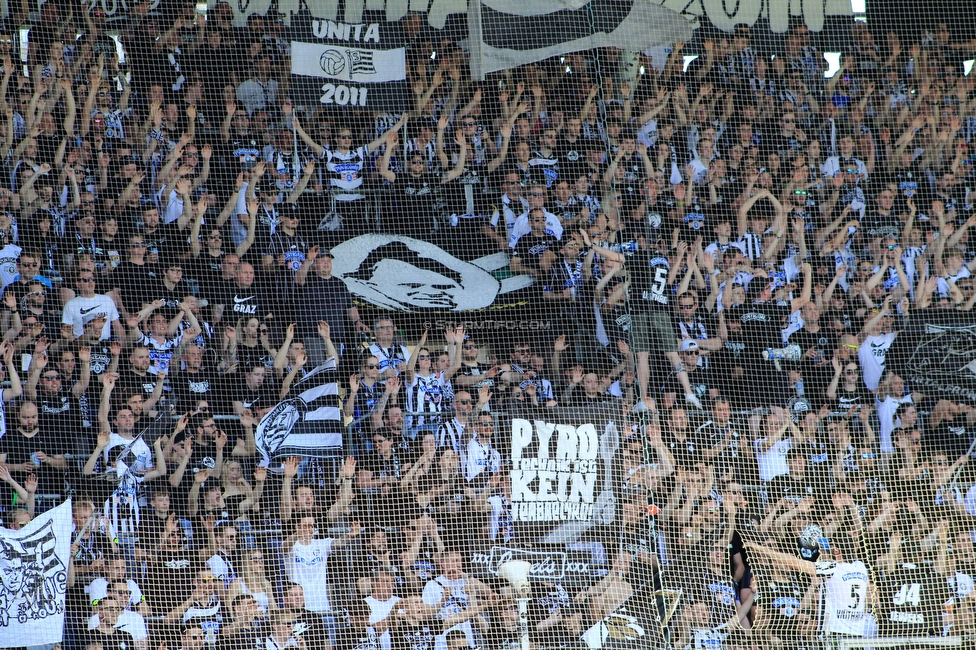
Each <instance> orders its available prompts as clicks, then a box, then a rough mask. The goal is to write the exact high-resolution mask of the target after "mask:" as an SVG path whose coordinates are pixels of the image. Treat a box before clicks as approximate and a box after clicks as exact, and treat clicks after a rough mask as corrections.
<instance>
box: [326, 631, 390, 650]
mask: <svg viewBox="0 0 976 650" xmlns="http://www.w3.org/2000/svg"><path fill="white" fill-rule="evenodd" d="M332 647H333V648H335V650H378V648H379V644H378V643H377V638H376V632H374V631H372V628H368V629H365V630H364V629H359V630H356V629H354V628H351V627H342V628H339V630H338V632H336V640H335V643H334V644H332Z"/></svg>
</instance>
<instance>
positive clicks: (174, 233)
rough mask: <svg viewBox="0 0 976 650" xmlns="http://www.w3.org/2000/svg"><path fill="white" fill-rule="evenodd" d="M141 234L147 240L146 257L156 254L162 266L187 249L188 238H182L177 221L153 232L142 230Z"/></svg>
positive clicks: (159, 227)
mask: <svg viewBox="0 0 976 650" xmlns="http://www.w3.org/2000/svg"><path fill="white" fill-rule="evenodd" d="M139 234H141V235H142V236H143V238H144V239H145V240H146V255H152V254H153V253H155V254H156V255H158V256H159V263H160V264H167V263H169V262H170V261H171V260H173V259H175V258H176V256H177V254H178V253H182V252H183V251H184V250H185V249H186V243H185V241H186V238H185V236H181V233H180V231H179V227H178V226H177V225H176V222H175V221H174V222H173V223H171V224H167V225H163V224H159V226H157V227H156V229H155V230H154V231H152V232H147V231H146V230H145V229H144V228H142V229H140V230H139Z"/></svg>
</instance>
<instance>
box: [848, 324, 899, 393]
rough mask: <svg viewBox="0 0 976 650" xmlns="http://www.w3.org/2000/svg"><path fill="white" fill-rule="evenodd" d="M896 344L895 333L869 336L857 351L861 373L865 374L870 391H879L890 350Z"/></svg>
mask: <svg viewBox="0 0 976 650" xmlns="http://www.w3.org/2000/svg"><path fill="white" fill-rule="evenodd" d="M894 342H895V333H894V332H888V333H887V334H879V335H878V336H868V337H867V338H866V339H864V343H862V344H861V347H859V348H858V349H857V359H858V361H860V363H861V372H862V373H863V374H864V385H865V386H867V387H868V390H871V391H876V390H878V382H879V381H881V375H883V374H884V368H885V357H886V356H887V355H888V349H889V348H890V347H891V344H892V343H894Z"/></svg>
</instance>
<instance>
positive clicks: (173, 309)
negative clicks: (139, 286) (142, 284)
mask: <svg viewBox="0 0 976 650" xmlns="http://www.w3.org/2000/svg"><path fill="white" fill-rule="evenodd" d="M192 293H193V291H191V290H190V285H189V284H188V283H187V282H186V280H180V281H179V282H177V283H176V285H175V286H174V287H173V288H172V289H170V288H168V287H167V286H166V283H165V282H163V279H162V278H161V277H160V278H158V279H157V280H156V281H155V282H152V283H150V284H149V285H148V286H147V287H146V290H145V294H144V295H145V297H146V298H147V301H148V302H151V301H153V300H164V301H166V304H165V305H164V306H163V307H161V308H160V309H157V310H156V312H154V313H160V314H163V315H164V316H166V320H167V321H168V320H170V319H172V318H173V317H175V316H176V314H177V313H178V312H179V311H180V303H181V302H183V299H184V298H186V297H187V296H188V295H190V294H192Z"/></svg>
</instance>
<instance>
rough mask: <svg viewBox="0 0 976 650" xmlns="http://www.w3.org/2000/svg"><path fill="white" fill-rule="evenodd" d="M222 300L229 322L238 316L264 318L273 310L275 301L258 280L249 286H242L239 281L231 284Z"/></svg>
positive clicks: (224, 315) (225, 315)
mask: <svg viewBox="0 0 976 650" xmlns="http://www.w3.org/2000/svg"><path fill="white" fill-rule="evenodd" d="M220 302H221V303H222V304H223V305H224V314H223V318H224V319H227V320H228V322H229V323H233V322H234V321H235V320H236V319H238V318H245V319H247V318H258V319H263V318H264V317H265V316H267V315H268V314H269V313H271V312H272V311H273V309H272V305H273V303H274V301H273V300H271V298H270V296H268V294H267V291H265V290H264V288H263V287H261V286H260V284H259V283H258V281H257V280H255V281H254V282H252V283H251V286H249V287H240V286H238V285H237V283H233V284H229V285H228V286H227V287H226V288H225V293H224V295H223V298H222V299H221V300H220Z"/></svg>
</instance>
